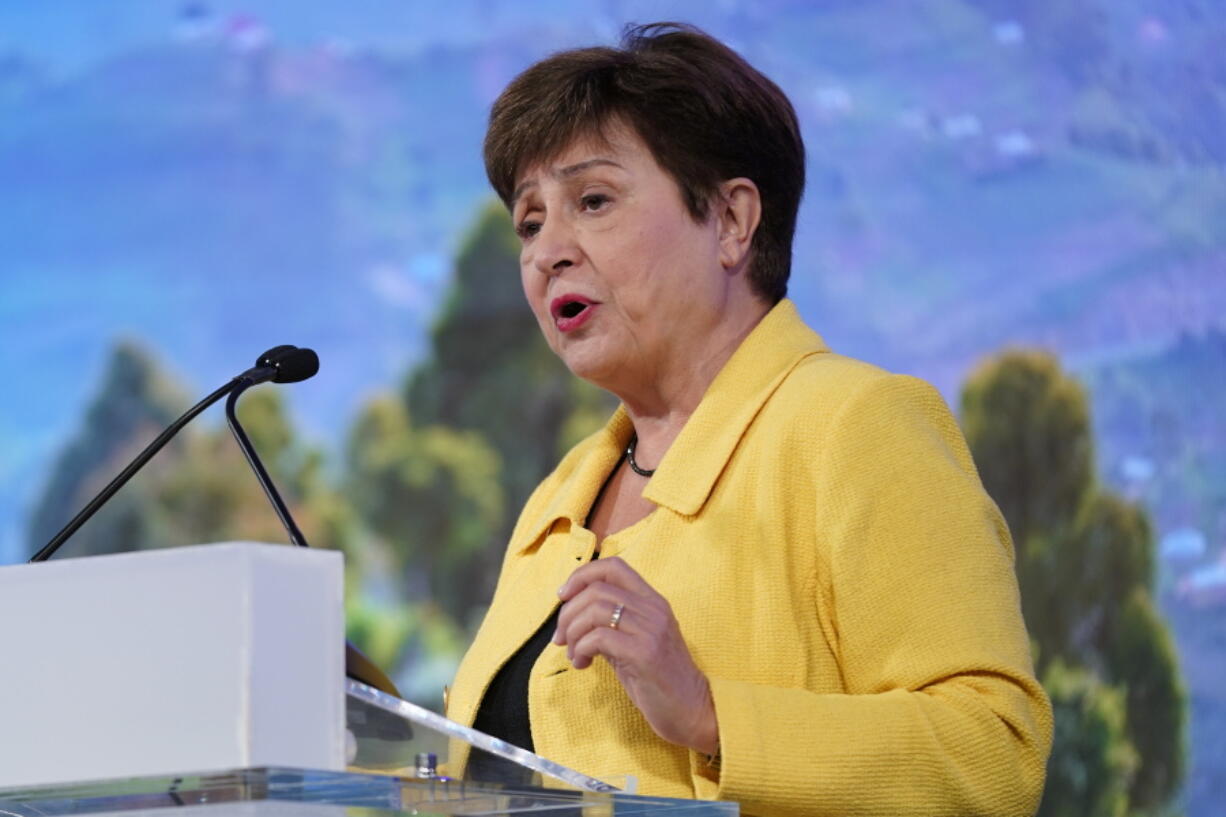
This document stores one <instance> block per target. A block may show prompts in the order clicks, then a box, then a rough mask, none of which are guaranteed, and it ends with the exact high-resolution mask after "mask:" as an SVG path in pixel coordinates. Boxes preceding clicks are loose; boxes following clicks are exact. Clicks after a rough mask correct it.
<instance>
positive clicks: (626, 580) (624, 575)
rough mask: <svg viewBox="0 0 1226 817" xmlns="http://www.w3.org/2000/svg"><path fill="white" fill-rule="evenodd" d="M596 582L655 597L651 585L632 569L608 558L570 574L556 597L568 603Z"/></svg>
mask: <svg viewBox="0 0 1226 817" xmlns="http://www.w3.org/2000/svg"><path fill="white" fill-rule="evenodd" d="M597 582H604V583H605V584H611V585H614V586H615V587H620V588H622V589H623V590H626V591H627V592H629V593H632V594H634V595H651V596H654V595H657V593H656V591H655V590H653V589H652V587H651V585H649V584H648V583H647V582H646V581H645V580H644V579H643V577H642V576H640V575H639V574H638V573H636V572H635V571H634V568H632V567H630V565H628V564H626V563H625V562H623V561H622V560H621V559H619V558H618V557H616V556H610V557H609V558H607V559H597V560H596V561H594V562H588V563H587V564H585V565H584V566H583V567H580V568H579V569H578V570H576V571H575V572H574V573H572V574H570V578H568V579H567V580H566V581H565V582H564V583H563V584H562V586H561V587H560V588H558V597H559V598H561V599H562V601H570V600H571V599H572V598H574V597H575V596H577V595H578V594H579V593H581V592H583V590H584V588H586V587H587V586H588V585H591V584H595V583H597Z"/></svg>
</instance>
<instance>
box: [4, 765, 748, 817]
mask: <svg viewBox="0 0 1226 817" xmlns="http://www.w3.org/2000/svg"><path fill="white" fill-rule="evenodd" d="M183 809H191V811H192V815H200V817H231V815H234V816H235V817H237V815H244V817H247V816H249V817H279V816H280V815H291V814H292V815H308V816H310V817H314V815H319V817H331V815H337V817H340V815H341V814H344V815H348V816H349V817H363V816H364V815H400V814H419V815H426V814H437V815H495V814H534V815H535V814H540V815H558V817H561V815H574V816H575V817H589V815H590V817H596V816H597V815H600V816H601V817H604V815H664V817H671V815H684V817H734V815H736V814H738V813H739V810H738V808H737V806H736V805H735V804H734V803H711V802H701V801H695V800H675V799H669V798H660V797H639V796H635V795H629V794H622V793H619V792H592V791H578V790H563V789H542V788H532V787H518V788H517V787H510V786H498V785H495V784H476V783H466V782H463V781H457V780H439V779H431V780H415V779H405V778H399V777H393V776H390V775H369V774H353V773H345V772H313V771H303V770H297V769H244V770H236V771H228V772H217V773H210V774H190V775H181V776H177V777H172V776H157V777H146V778H136V779H131V780H118V781H107V782H98V783H77V784H70V785H64V786H49V787H48V786H45V787H37V788H27V789H10V790H0V815H4V816H5V817H35V815H39V816H40V817H41V816H42V815H61V814H95V815H104V814H122V815H125V817H133V815H146V814H147V815H155V814H156V815H163V814H165V815H169V814H172V813H177V814H183Z"/></svg>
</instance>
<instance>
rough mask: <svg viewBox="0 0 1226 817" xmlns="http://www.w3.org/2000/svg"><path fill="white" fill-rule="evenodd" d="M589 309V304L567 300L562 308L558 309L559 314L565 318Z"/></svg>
mask: <svg viewBox="0 0 1226 817" xmlns="http://www.w3.org/2000/svg"><path fill="white" fill-rule="evenodd" d="M585 309H587V304H585V303H580V302H579V301H567V302H566V303H564V304H562V308H561V309H559V310H558V314H559V315H561V316H562V317H563V318H573V317H575V316H576V315H578V314H579V313H580V312H582V311H583V310H585Z"/></svg>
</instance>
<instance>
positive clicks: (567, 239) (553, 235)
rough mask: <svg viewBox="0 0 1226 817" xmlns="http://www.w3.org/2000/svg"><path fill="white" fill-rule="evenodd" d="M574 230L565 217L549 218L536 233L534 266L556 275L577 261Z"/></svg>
mask: <svg viewBox="0 0 1226 817" xmlns="http://www.w3.org/2000/svg"><path fill="white" fill-rule="evenodd" d="M579 255H580V252H579V246H578V243H577V241H576V240H575V232H574V230H573V229H572V228H571V226H570V225H569V224H568V223H567V222H566V220H565V219H561V218H551V219H548V220H546V222H545V223H544V224H542V225H541V229H540V232H538V233H537V235H536V268H537V270H538V271H539V272H542V273H544V274H545V275H557V274H558V273H560V272H561V271H562V270H564V269H566V268H567V267H573V266H575V264H577V263H579Z"/></svg>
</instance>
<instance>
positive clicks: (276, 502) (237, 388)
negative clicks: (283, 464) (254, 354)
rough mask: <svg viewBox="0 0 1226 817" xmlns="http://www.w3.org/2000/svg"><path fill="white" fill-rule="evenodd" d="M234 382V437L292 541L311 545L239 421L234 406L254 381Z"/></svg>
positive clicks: (229, 415)
mask: <svg viewBox="0 0 1226 817" xmlns="http://www.w3.org/2000/svg"><path fill="white" fill-rule="evenodd" d="M234 384H235V385H234V390H233V391H232V392H230V397H229V399H227V400H226V423H227V424H229V426H230V431H232V432H233V433H234V439H235V440H237V441H238V447H239V448H241V449H243V454H244V455H245V456H246V457H247V462H248V464H250V465H251V470H252V471H255V476H256V479H258V480H259V481H260V486H261V487H262V488H263V489H264V493H265V494H267V495H268V501H269V502H271V503H272V507H273V510H275V511H276V512H277V516H279V517H280V518H281V524H282V525H284V526H285V532H286V533H288V534H289V540H290V542H292V543H293V544H295V545H298V546H299V547H304V548H305V547H310V545H308V544H307V541H306V537H304V536H303V535H302V531H300V530H298V525H296V524H295V523H294V518H293V517H292V516H290V514H289V508H287V507H286V506H285V502H284V501H283V500H282V499H281V494H279V493H278V492H277V487H276V486H275V485H273V483H272V477H270V476H268V471H267V470H265V468H264V463H262V462H261V461H260V457H259V455H258V454H257V453H256V452H255V447H254V446H253V445H252V444H251V440H249V439H248V438H247V432H246V431H244V430H243V426H242V424H241V423H239V421H238V417H237V416H236V415H235V413H234V407H235V406H236V405H237V404H238V398H239V397H241V396H242V394H243V392H245V391H246V390H247V389H249V388H250V387H251V386H252V385H254V383H253V382H252V381H251V380H250V379H249V378H246V377H243V376H240V377H238V378H236V379H235V381H234Z"/></svg>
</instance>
